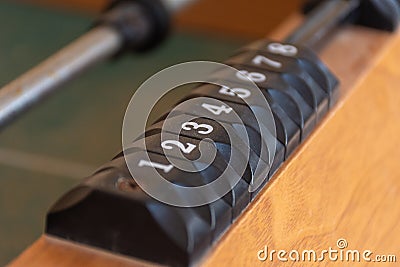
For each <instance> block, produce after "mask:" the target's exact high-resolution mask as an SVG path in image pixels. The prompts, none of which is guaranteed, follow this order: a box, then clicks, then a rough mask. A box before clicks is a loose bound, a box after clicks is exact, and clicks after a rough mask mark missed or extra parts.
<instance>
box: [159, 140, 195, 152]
mask: <svg viewBox="0 0 400 267" xmlns="http://www.w3.org/2000/svg"><path fill="white" fill-rule="evenodd" d="M173 146H177V147H178V148H179V149H180V150H182V152H183V153H185V154H189V153H190V152H192V151H193V150H194V149H195V148H196V145H193V144H191V143H186V147H185V145H184V144H182V143H181V142H179V141H175V140H167V141H164V142H162V143H161V147H162V148H164V149H173V148H174V147H173Z"/></svg>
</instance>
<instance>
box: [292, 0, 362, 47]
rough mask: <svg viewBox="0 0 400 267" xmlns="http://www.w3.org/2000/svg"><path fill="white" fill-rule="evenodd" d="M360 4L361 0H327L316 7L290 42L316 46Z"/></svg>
mask: <svg viewBox="0 0 400 267" xmlns="http://www.w3.org/2000/svg"><path fill="white" fill-rule="evenodd" d="M359 6H360V0H326V1H322V3H321V4H320V5H319V6H317V7H316V8H314V10H312V11H311V13H310V14H309V15H308V16H307V18H306V20H305V22H304V23H302V24H301V25H300V26H299V27H298V28H297V29H296V30H295V31H294V32H293V33H292V34H291V35H290V36H289V37H287V38H286V42H288V43H296V44H301V45H306V46H309V47H311V48H315V47H316V46H317V45H318V44H319V43H320V42H321V41H322V40H323V39H325V37H327V36H328V35H329V34H331V33H332V32H333V31H334V30H335V28H337V27H338V26H340V25H341V24H342V23H343V22H345V21H346V20H348V19H349V17H350V15H351V14H354V11H355V10H356V9H357V8H358V7H359Z"/></svg>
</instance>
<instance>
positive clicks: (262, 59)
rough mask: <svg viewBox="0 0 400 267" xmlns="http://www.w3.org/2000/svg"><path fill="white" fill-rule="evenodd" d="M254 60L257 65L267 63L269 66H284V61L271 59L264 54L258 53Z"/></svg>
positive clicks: (277, 67)
mask: <svg viewBox="0 0 400 267" xmlns="http://www.w3.org/2000/svg"><path fill="white" fill-rule="evenodd" d="M252 62H253V63H254V64H256V65H262V64H267V65H268V66H271V67H273V68H276V69H279V68H282V63H280V62H278V61H275V60H272V59H269V58H267V57H265V56H262V55H257V56H256V57H255V58H253V60H252Z"/></svg>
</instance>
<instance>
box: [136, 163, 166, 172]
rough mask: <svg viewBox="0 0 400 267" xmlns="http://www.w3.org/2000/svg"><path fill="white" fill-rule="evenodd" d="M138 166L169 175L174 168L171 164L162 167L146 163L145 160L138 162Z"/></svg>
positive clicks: (157, 164) (161, 165)
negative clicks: (158, 170) (161, 171)
mask: <svg viewBox="0 0 400 267" xmlns="http://www.w3.org/2000/svg"><path fill="white" fill-rule="evenodd" d="M138 166H139V167H152V168H156V169H160V170H163V171H164V172H165V173H169V172H170V171H171V170H172V169H173V168H174V166H173V165H171V164H170V165H164V164H160V163H156V162H151V161H147V160H141V161H139V164H138Z"/></svg>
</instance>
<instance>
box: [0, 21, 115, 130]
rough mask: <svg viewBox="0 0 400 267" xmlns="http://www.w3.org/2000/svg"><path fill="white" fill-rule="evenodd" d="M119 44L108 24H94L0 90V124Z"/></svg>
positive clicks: (9, 120)
mask: <svg viewBox="0 0 400 267" xmlns="http://www.w3.org/2000/svg"><path fill="white" fill-rule="evenodd" d="M121 45H122V39H121V37H120V35H119V34H118V33H117V32H116V31H115V30H114V29H112V28H110V27H96V28H94V29H93V30H91V31H90V32H88V33H86V34H85V35H83V36H82V37H80V38H79V39H77V40H76V41H75V42H73V43H71V44H70V45H68V46H67V47H65V48H63V49H62V50H60V51H59V52H57V53H56V54H54V55H53V56H51V57H50V58H48V59H47V60H46V61H44V62H42V63H41V64H39V65H37V66H36V67H34V68H33V69H31V70H29V71H28V72H26V73H25V74H24V75H22V76H20V77H19V78H17V79H16V80H14V81H12V82H11V83H9V84H7V85H6V86H4V87H3V88H2V89H1V90H0V127H2V126H4V125H6V124H7V123H9V122H11V121H12V120H14V119H15V118H16V117H17V116H18V115H19V114H20V113H22V112H23V111H25V110H27V109H28V108H30V107H32V106H33V105H34V104H36V103H37V102H38V101H40V100H41V99H43V98H44V97H45V96H47V95H49V94H50V93H51V92H53V91H55V89H57V88H59V87H60V86H61V85H63V84H65V83H66V82H67V81H69V80H71V79H73V78H75V77H76V76H77V75H78V74H80V73H82V72H83V71H84V70H86V69H88V68H89V67H90V66H92V65H94V64H96V63H98V62H100V61H102V60H104V59H106V58H108V57H110V56H111V55H113V54H114V53H115V51H117V50H118V49H119V48H120V46H121Z"/></svg>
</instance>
